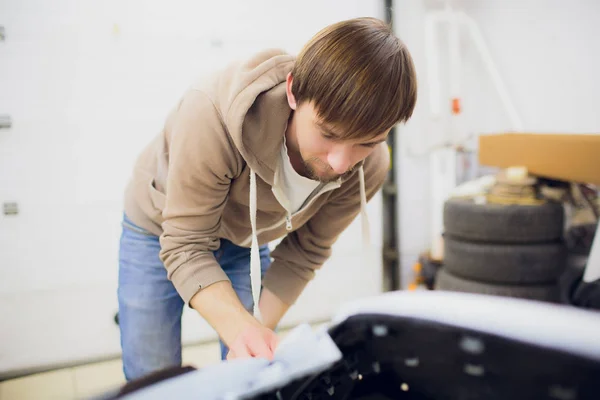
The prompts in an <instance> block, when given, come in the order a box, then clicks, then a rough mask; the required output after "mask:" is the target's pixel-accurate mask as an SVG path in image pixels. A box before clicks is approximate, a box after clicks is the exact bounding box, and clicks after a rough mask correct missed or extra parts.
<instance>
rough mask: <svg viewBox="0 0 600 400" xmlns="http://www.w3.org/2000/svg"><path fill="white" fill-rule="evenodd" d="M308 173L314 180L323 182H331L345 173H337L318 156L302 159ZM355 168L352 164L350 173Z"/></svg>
mask: <svg viewBox="0 0 600 400" xmlns="http://www.w3.org/2000/svg"><path fill="white" fill-rule="evenodd" d="M302 163H303V165H304V169H305V171H306V175H308V177H309V178H310V179H312V180H315V181H319V182H321V183H330V182H335V181H337V180H338V179H339V178H340V177H341V176H342V175H343V174H336V173H335V172H334V171H333V168H331V167H330V166H329V165H327V164H326V163H324V162H323V161H321V160H320V159H319V158H317V157H312V158H309V159H307V160H304V159H303V160H302ZM353 169H354V166H352V167H351V168H350V169H349V170H348V171H346V172H345V173H348V172H350V171H352V170H353Z"/></svg>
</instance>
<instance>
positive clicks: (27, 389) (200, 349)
mask: <svg viewBox="0 0 600 400" xmlns="http://www.w3.org/2000/svg"><path fill="white" fill-rule="evenodd" d="M319 325H320V324H319ZM317 326H318V325H315V329H316V328H317ZM286 333H287V332H286V331H282V332H280V333H279V336H280V337H281V338H283V337H284V336H285V334H286ZM219 353H220V350H219V343H218V342H208V343H205V344H199V345H195V346H186V347H184V348H183V365H192V366H194V367H196V368H202V367H205V366H207V365H211V364H215V363H218V362H220V357H219ZM124 383H125V378H124V377H123V371H122V364H121V360H120V359H117V360H113V361H106V362H101V363H94V364H88V365H83V366H79V367H73V368H64V369H59V370H55V371H51V372H44V373H40V374H35V375H30V376H26V377H22V378H16V379H11V380H7V381H4V382H0V400H82V399H87V398H90V397H93V396H95V395H98V394H102V393H104V392H106V391H108V390H111V389H114V388H117V387H119V386H120V385H122V384H124Z"/></svg>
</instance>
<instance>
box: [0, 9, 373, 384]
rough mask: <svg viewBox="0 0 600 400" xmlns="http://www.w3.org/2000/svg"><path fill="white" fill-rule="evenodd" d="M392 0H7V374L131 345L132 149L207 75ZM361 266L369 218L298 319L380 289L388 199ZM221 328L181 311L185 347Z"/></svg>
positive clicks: (1, 197)
mask: <svg viewBox="0 0 600 400" xmlns="http://www.w3.org/2000/svg"><path fill="white" fill-rule="evenodd" d="M365 15H371V16H377V17H383V2H382V1H379V0H369V1H364V0H363V1H360V0H352V1H347V0H345V1H341V0H338V1H317V0H314V1H305V2H302V3H301V4H300V3H298V2H291V1H277V0H268V1H267V0H261V1H258V0H253V1H247V0H237V1H227V2H217V1H208V0H206V1H192V0H185V1H184V0H172V1H168V2H167V1H158V0H154V1H147V0H108V1H102V2H99V1H91V0H88V1H81V0H60V1H59V0H57V1H53V2H47V1H42V0H2V1H0V25H2V26H4V27H5V31H6V40H5V41H4V42H0V114H4V113H6V114H10V115H11V117H12V119H13V128H12V129H10V130H0V203H4V202H11V201H15V202H18V204H19V207H20V212H19V214H18V215H16V216H4V215H0V271H1V274H2V278H1V279H0V316H1V318H2V329H0V343H1V344H0V376H2V375H4V376H6V375H11V374H15V373H17V372H18V371H20V370H28V369H32V368H45V367H48V366H51V365H56V364H60V363H71V362H78V361H82V360H89V359H93V358H96V357H110V356H114V355H115V354H118V352H119V350H120V348H119V336H118V328H117V327H116V326H115V325H114V323H113V322H112V316H113V314H114V312H115V311H116V309H117V303H116V277H117V275H116V274H117V268H118V265H117V252H118V239H119V234H120V218H121V202H122V191H123V187H124V185H125V183H126V181H127V179H128V178H129V174H130V169H131V166H132V163H133V162H134V159H135V156H136V155H137V153H138V152H139V150H140V149H141V148H142V146H144V145H145V143H146V142H147V141H148V140H149V139H150V138H152V137H154V135H155V134H157V132H158V131H159V130H160V129H161V127H162V124H163V121H164V118H165V116H166V114H167V112H168V110H169V109H170V108H171V107H172V106H173V105H174V104H175V102H176V101H177V100H178V98H179V96H180V95H181V94H182V92H183V90H184V89H185V88H186V87H187V85H189V84H190V83H191V81H192V80H193V79H194V78H195V77H196V76H197V75H199V74H201V73H203V72H204V71H206V70H208V69H213V68H215V67H217V66H219V65H222V64H224V63H225V62H226V61H227V60H229V59H231V58H233V57H242V56H244V55H247V54H250V53H252V52H253V51H255V50H258V49H262V48H264V47H281V48H284V49H286V50H288V51H290V52H297V51H298V50H299V49H300V48H301V46H302V45H303V43H304V42H306V41H307V40H308V39H309V38H310V37H311V36H312V35H313V34H314V33H316V32H317V30H319V29H321V28H322V27H324V26H325V25H327V24H329V23H332V22H336V21H338V20H342V19H346V18H351V17H356V16H365ZM369 213H370V217H371V229H372V237H373V242H374V245H373V247H372V248H371V249H370V250H369V252H368V254H369V260H370V261H369V262H367V263H365V262H363V260H364V259H363V258H361V257H360V255H361V248H360V246H357V245H356V243H359V241H360V238H361V236H360V231H359V226H360V225H359V223H358V222H360V221H357V223H355V224H354V225H353V226H352V228H351V229H350V230H349V231H348V232H346V233H345V234H344V235H343V236H342V238H341V239H340V242H339V245H338V246H336V249H335V254H334V257H332V259H331V261H330V262H329V263H328V264H327V265H326V266H325V268H324V269H323V271H322V273H320V274H319V276H318V278H317V279H316V281H315V282H314V283H313V284H311V285H310V287H309V288H308V290H307V291H306V292H305V294H304V295H303V296H302V298H301V299H300V301H299V303H298V304H297V305H296V306H295V307H293V309H292V310H291V312H290V314H289V315H288V316H287V317H286V320H285V322H284V323H285V324H291V323H295V322H299V321H307V320H315V319H320V318H327V317H328V316H329V315H330V313H331V312H332V311H333V310H335V309H336V308H337V307H338V306H339V304H340V303H342V302H343V301H346V300H348V299H351V298H354V297H357V296H363V295H368V294H374V293H377V292H379V290H380V286H381V262H380V252H379V251H380V246H381V228H380V226H381V223H380V222H381V217H380V214H381V199H380V198H379V197H377V198H375V199H374V201H373V202H372V203H371V205H370V207H369ZM210 337H214V333H213V332H212V330H210V329H209V328H208V326H207V325H206V324H205V323H203V322H202V320H201V319H200V318H199V317H197V316H196V315H194V314H193V313H191V312H189V310H186V312H185V314H184V340H185V341H186V342H190V341H197V340H203V339H207V338H210Z"/></svg>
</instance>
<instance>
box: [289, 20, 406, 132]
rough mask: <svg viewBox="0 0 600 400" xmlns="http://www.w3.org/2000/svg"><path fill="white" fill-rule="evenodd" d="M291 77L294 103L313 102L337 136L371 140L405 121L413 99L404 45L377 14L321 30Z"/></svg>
mask: <svg viewBox="0 0 600 400" xmlns="http://www.w3.org/2000/svg"><path fill="white" fill-rule="evenodd" d="M292 76H293V78H294V80H293V84H292V93H293V94H294V97H295V98H296V102H297V103H298V104H301V103H302V102H305V101H309V102H313V105H314V107H315V108H316V110H317V114H318V117H319V118H320V120H321V122H322V123H324V124H325V125H327V126H329V127H330V128H333V129H334V130H335V131H336V132H337V135H338V137H339V138H340V139H357V138H361V139H362V138H365V139H366V138H370V137H373V136H376V135H379V134H381V133H383V132H385V131H386V130H388V129H390V128H391V127H393V126H394V125H396V124H397V123H399V122H406V121H407V120H408V119H409V118H410V117H411V115H412V112H413V109H414V107H415V102H416V99H417V78H416V73H415V67H414V64H413V61H412V58H411V56H410V54H409V52H408V50H407V48H406V46H405V45H404V43H402V41H401V40H400V39H399V38H397V37H396V36H395V35H394V32H393V31H392V29H391V27H390V26H388V25H387V24H385V23H384V22H383V21H381V20H378V19H375V18H356V19H351V20H347V21H342V22H338V23H336V24H333V25H330V26H328V27H326V28H325V29H323V30H321V31H320V32H319V33H317V34H316V35H315V36H314V37H313V38H312V39H311V40H310V41H309V42H308V43H307V44H306V45H305V46H304V48H303V49H302V51H301V52H300V54H299V55H298V57H297V59H296V64H295V66H294V69H293V70H292ZM340 130H341V131H340Z"/></svg>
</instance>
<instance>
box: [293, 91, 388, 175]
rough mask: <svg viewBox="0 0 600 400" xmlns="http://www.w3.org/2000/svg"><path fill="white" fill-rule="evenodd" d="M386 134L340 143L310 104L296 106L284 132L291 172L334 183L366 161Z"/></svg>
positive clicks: (334, 133)
mask: <svg viewBox="0 0 600 400" xmlns="http://www.w3.org/2000/svg"><path fill="white" fill-rule="evenodd" d="M388 132H389V131H386V132H383V133H381V134H380V135H377V136H376V137H374V138H370V139H364V140H360V139H358V140H356V139H353V140H349V139H346V140H340V139H338V135H339V133H336V131H335V127H330V126H327V125H324V124H321V123H320V122H319V118H318V117H317V111H316V110H315V108H314V107H313V105H312V104H311V103H308V102H305V103H302V104H301V105H299V106H297V107H296V109H295V112H294V114H293V116H292V118H291V120H290V122H289V125H288V130H287V132H286V142H287V147H288V153H289V156H290V160H291V161H292V165H293V166H294V169H296V171H297V172H298V173H299V174H301V175H304V176H306V177H308V178H311V179H314V180H318V181H321V182H331V181H335V180H337V179H338V178H339V177H340V175H343V174H344V173H346V172H348V171H350V170H352V168H354V166H355V165H356V164H358V163H359V162H361V161H362V160H364V159H365V158H367V156H368V155H369V154H371V152H373V150H374V149H375V147H376V146H377V145H378V144H380V143H381V142H384V141H385V139H386V137H387V135H388Z"/></svg>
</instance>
